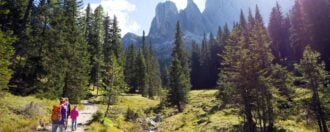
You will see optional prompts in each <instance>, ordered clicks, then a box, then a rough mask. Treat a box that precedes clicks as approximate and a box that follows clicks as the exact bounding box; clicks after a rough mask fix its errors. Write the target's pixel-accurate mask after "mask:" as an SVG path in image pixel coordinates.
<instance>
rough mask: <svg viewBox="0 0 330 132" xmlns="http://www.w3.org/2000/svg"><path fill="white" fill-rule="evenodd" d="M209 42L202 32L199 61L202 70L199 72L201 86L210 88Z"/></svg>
mask: <svg viewBox="0 0 330 132" xmlns="http://www.w3.org/2000/svg"><path fill="white" fill-rule="evenodd" d="M209 46H210V45H209V43H208V41H207V38H206V35H205V34H204V38H203V41H202V47H201V57H200V59H201V60H200V63H201V70H202V71H203V72H202V73H201V81H202V87H203V88H204V89H205V88H210V87H211V82H210V79H211V77H210V74H211V69H210V68H211V52H210V47H209Z"/></svg>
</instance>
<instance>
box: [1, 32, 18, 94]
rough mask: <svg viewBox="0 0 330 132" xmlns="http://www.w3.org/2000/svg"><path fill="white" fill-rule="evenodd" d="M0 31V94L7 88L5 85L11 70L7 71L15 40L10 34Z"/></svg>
mask: <svg viewBox="0 0 330 132" xmlns="http://www.w3.org/2000/svg"><path fill="white" fill-rule="evenodd" d="M6 34H7V35H5V33H4V32H2V31H0V40H1V41H0V93H1V91H2V90H4V89H6V88H8V86H7V84H8V81H9V79H10V77H11V74H12V70H11V69H9V65H10V59H11V57H12V55H13V54H14V48H13V47H12V43H14V41H15V38H14V37H13V36H11V35H9V34H10V33H6Z"/></svg>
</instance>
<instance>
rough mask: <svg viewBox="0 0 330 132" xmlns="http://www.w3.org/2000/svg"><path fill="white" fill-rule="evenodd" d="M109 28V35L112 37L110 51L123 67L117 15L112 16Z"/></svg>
mask: <svg viewBox="0 0 330 132" xmlns="http://www.w3.org/2000/svg"><path fill="white" fill-rule="evenodd" d="M111 25H112V26H111V28H110V32H111V33H110V35H111V38H112V41H111V50H112V52H113V53H114V54H115V56H116V58H117V61H118V63H119V64H120V65H121V66H122V67H123V66H124V64H125V63H124V62H125V55H124V49H123V47H122V43H121V36H120V31H121V30H120V29H119V27H118V21H117V17H116V16H114V17H113V21H112V24H111Z"/></svg>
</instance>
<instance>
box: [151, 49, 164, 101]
mask: <svg viewBox="0 0 330 132" xmlns="http://www.w3.org/2000/svg"><path fill="white" fill-rule="evenodd" d="M148 50H149V67H150V69H149V98H154V96H157V95H159V93H160V90H161V78H160V66H159V62H158V59H157V58H156V57H155V55H154V51H153V48H152V44H151V43H150V45H149V49H148Z"/></svg>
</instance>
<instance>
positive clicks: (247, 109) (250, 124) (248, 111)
mask: <svg viewBox="0 0 330 132" xmlns="http://www.w3.org/2000/svg"><path fill="white" fill-rule="evenodd" d="M241 94H242V97H243V102H244V114H245V116H246V123H245V125H246V126H245V127H246V130H247V131H248V132H255V131H256V126H255V124H254V121H253V116H252V105H251V101H250V99H249V97H248V92H247V91H246V90H245V89H244V90H242V93H241Z"/></svg>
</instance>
